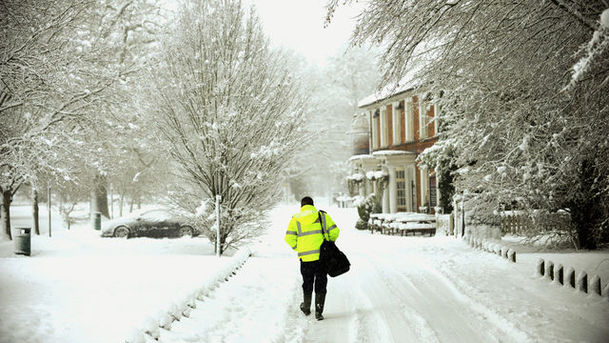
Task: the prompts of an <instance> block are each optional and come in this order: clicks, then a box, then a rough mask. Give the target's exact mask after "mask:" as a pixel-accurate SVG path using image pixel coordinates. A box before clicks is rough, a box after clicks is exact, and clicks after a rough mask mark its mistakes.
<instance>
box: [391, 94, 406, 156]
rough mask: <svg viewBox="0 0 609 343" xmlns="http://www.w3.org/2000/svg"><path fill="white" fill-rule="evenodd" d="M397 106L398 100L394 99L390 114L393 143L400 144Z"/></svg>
mask: <svg viewBox="0 0 609 343" xmlns="http://www.w3.org/2000/svg"><path fill="white" fill-rule="evenodd" d="M398 106H400V102H399V101H396V102H394V103H393V104H392V109H391V114H392V119H393V145H398V144H402V143H404V142H402V135H401V128H402V125H401V124H402V123H401V120H400V118H401V115H400V114H399V113H398V111H399V110H398Z"/></svg>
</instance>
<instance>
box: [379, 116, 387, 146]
mask: <svg viewBox="0 0 609 343" xmlns="http://www.w3.org/2000/svg"><path fill="white" fill-rule="evenodd" d="M388 131H389V130H388V129H387V109H381V132H380V133H381V147H386V146H387V144H388V142H389V137H388V133H389V132H388Z"/></svg>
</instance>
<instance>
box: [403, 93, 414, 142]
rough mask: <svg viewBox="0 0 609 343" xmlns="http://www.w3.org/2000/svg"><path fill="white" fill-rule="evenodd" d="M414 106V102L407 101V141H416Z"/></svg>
mask: <svg viewBox="0 0 609 343" xmlns="http://www.w3.org/2000/svg"><path fill="white" fill-rule="evenodd" d="M413 118H414V105H413V103H412V100H409V101H406V123H405V125H406V141H407V142H412V141H413V140H414V120H413Z"/></svg>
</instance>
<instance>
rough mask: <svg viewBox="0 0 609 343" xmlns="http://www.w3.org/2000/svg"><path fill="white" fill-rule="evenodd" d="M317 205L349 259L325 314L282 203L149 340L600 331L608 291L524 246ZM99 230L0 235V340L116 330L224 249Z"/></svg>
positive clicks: (204, 271)
mask: <svg viewBox="0 0 609 343" xmlns="http://www.w3.org/2000/svg"><path fill="white" fill-rule="evenodd" d="M324 205H325V204H324ZM324 205H322V206H320V207H321V208H322V209H326V210H328V212H329V214H330V215H331V216H332V218H333V219H334V220H335V221H336V223H337V224H338V226H339V228H340V229H341V236H340V237H339V240H338V246H339V247H340V248H341V249H342V250H343V251H344V252H345V253H346V254H347V256H348V257H349V258H350V260H351V263H352V269H351V271H349V272H348V273H347V274H345V275H342V276H339V277H337V278H330V279H329V285H328V297H327V301H326V310H325V313H324V315H325V317H326V319H325V320H324V321H322V322H317V321H315V320H314V319H313V318H312V316H310V317H305V316H304V315H302V313H300V311H299V310H298V304H299V303H300V301H301V297H302V294H301V288H300V284H301V282H302V281H301V277H300V274H299V269H298V268H299V264H298V259H297V257H296V256H294V253H293V252H292V251H291V249H290V248H289V247H288V246H287V245H286V244H285V243H284V241H283V237H284V233H285V228H286V226H287V223H288V221H289V218H290V216H291V214H293V213H294V212H296V211H298V207H297V204H291V205H289V206H288V205H281V206H278V207H277V208H275V209H274V210H273V211H272V213H271V214H270V216H269V219H270V221H271V225H270V227H269V232H268V233H267V234H266V235H265V236H263V237H260V239H259V240H258V241H257V242H254V243H253V244H252V245H251V250H252V251H253V253H254V255H253V256H252V257H250V258H249V260H248V261H247V262H246V263H245V264H244V266H243V268H241V269H240V270H239V271H238V272H237V274H236V275H235V276H234V277H232V278H231V279H229V281H228V282H225V283H222V284H221V285H220V286H219V287H216V288H214V289H212V290H210V291H209V292H206V293H205V296H204V297H200V298H199V300H197V301H196V308H195V309H193V310H192V312H191V314H190V318H182V319H181V320H180V321H177V322H174V323H173V325H172V328H171V330H169V331H168V330H164V329H161V330H160V338H159V342H165V343H169V342H464V341H467V342H494V341H495V342H498V341H501V342H555V341H560V342H569V341H578V342H579V341H584V342H606V341H607V340H608V339H609V327H608V326H607V322H609V301H607V299H603V298H601V297H598V296H593V295H585V294H582V293H578V292H576V291H574V290H571V289H566V288H564V287H558V286H555V285H552V284H550V283H549V282H547V281H545V280H541V279H539V278H538V277H537V276H536V275H535V263H536V257H537V256H532V255H533V254H532V255H531V256H526V255H527V254H520V255H519V262H518V263H516V264H513V263H510V262H508V261H507V260H505V259H503V258H501V257H499V256H496V255H493V254H490V253H487V252H483V251H478V250H473V249H472V248H470V247H469V246H468V245H467V244H466V243H465V242H464V241H462V240H460V239H455V238H452V237H446V236H438V237H431V238H429V237H398V236H383V235H379V234H374V235H371V234H370V233H369V232H361V231H357V230H355V229H354V226H355V221H356V219H357V211H356V210H355V209H338V208H333V207H328V206H324ZM95 234H96V233H95V232H92V231H91V230H90V229H86V228H81V229H79V230H77V229H74V230H72V231H71V232H65V230H64V231H63V232H62V231H59V232H58V233H57V234H56V235H55V236H54V238H52V239H48V238H43V237H35V240H34V242H33V250H34V252H35V253H34V255H33V256H32V257H30V258H28V257H13V256H12V255H11V253H10V245H9V242H3V243H1V244H0V257H1V258H0V272H1V273H2V277H1V278H0V287H1V288H2V290H3V291H2V294H1V295H0V301H1V303H2V308H1V309H0V341H2V342H122V341H123V339H124V338H126V337H128V334H129V332H130V330H131V329H133V328H141V325H142V322H143V321H144V320H145V319H147V318H150V316H151V315H152V316H154V314H155V313H158V311H160V310H161V309H163V308H165V307H166V306H167V304H168V303H171V302H172V301H175V299H176V297H177V298H178V299H179V298H183V297H184V296H187V295H188V294H191V293H192V292H193V290H195V289H198V288H200V286H201V285H203V284H206V283H207V282H208V281H209V279H210V278H214V277H216V276H217V275H214V273H217V271H218V270H220V269H221V268H222V264H223V263H224V264H225V263H227V262H228V261H230V258H222V259H220V260H218V259H216V258H215V257H212V256H209V255H210V254H211V253H212V252H211V247H210V245H209V243H208V242H207V240H206V239H204V238H202V239H178V240H152V239H133V240H115V239H101V238H99V237H97V236H96V235H95ZM596 254H598V253H595V255H596ZM605 254H606V253H605ZM558 257H559V256H555V258H556V261H555V262H556V263H559V262H560V261H559V260H558ZM561 257H562V258H565V259H567V258H568V257H565V256H564V255H561ZM599 258H600V260H599ZM604 258H605V257H603V255H602V253H601V255H598V256H595V257H593V261H588V262H586V261H585V259H586V258H578V259H576V260H577V261H579V262H578V263H582V264H586V268H591V267H590V266H591V265H594V266H597V265H598V268H597V269H600V271H602V272H605V271H606V270H607V269H608V268H609V267H608V266H607V264H605V263H601V264H599V263H598V262H599V261H602V259H604ZM568 262H569V261H565V262H560V263H563V264H565V265H570V264H569V263H568ZM582 268H583V267H582ZM599 274H600V273H599ZM6 290H8V291H6ZM146 341H147V342H154V341H153V340H152V339H151V338H150V337H148V338H147V339H146Z"/></svg>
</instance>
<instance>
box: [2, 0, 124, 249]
mask: <svg viewBox="0 0 609 343" xmlns="http://www.w3.org/2000/svg"><path fill="white" fill-rule="evenodd" d="M89 5H90V3H86V2H82V3H75V2H69V1H60V0H55V1H52V0H48V1H10V0H9V1H3V2H2V3H1V4H0V7H1V8H2V10H1V11H0V40H1V41H2V42H3V47H2V49H1V52H0V76H1V79H2V84H1V85H0V118H1V119H2V120H0V157H1V161H2V162H1V163H0V170H1V173H0V190H1V191H2V194H3V206H2V209H3V211H2V230H1V231H2V235H3V237H5V238H10V236H11V235H10V213H9V211H10V203H11V198H12V195H14V194H15V192H16V191H17V190H18V189H19V187H20V185H22V184H23V183H26V182H27V183H34V182H35V180H36V175H37V174H38V172H39V171H41V170H45V172H53V173H55V174H65V172H66V170H67V169H66V168H63V167H62V166H61V164H60V163H57V162H58V160H57V159H56V151H55V150H57V149H64V148H65V146H64V147H61V146H57V145H55V142H57V141H62V142H69V140H63V139H62V138H61V134H69V132H70V131H72V130H76V129H78V128H79V127H82V126H83V125H85V124H84V123H86V122H87V120H88V119H89V117H87V116H86V115H85V113H86V111H87V110H88V109H90V108H92V107H95V106H96V105H97V104H98V103H99V102H100V101H102V99H103V96H104V92H105V91H106V90H107V89H108V87H109V85H110V84H112V82H113V79H114V76H113V75H112V74H109V73H107V72H106V68H104V67H103V66H102V67H101V68H92V65H91V63H90V62H91V60H92V59H95V57H94V55H93V54H91V53H90V52H87V51H86V49H85V48H86V47H87V44H88V42H86V41H83V40H79V39H73V38H72V37H71V32H74V31H76V32H78V29H79V27H80V25H81V24H82V18H86V17H87V13H88V12H87V11H88V6H89ZM58 134H59V135H60V137H57V135H58ZM59 162H60V161H59Z"/></svg>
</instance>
